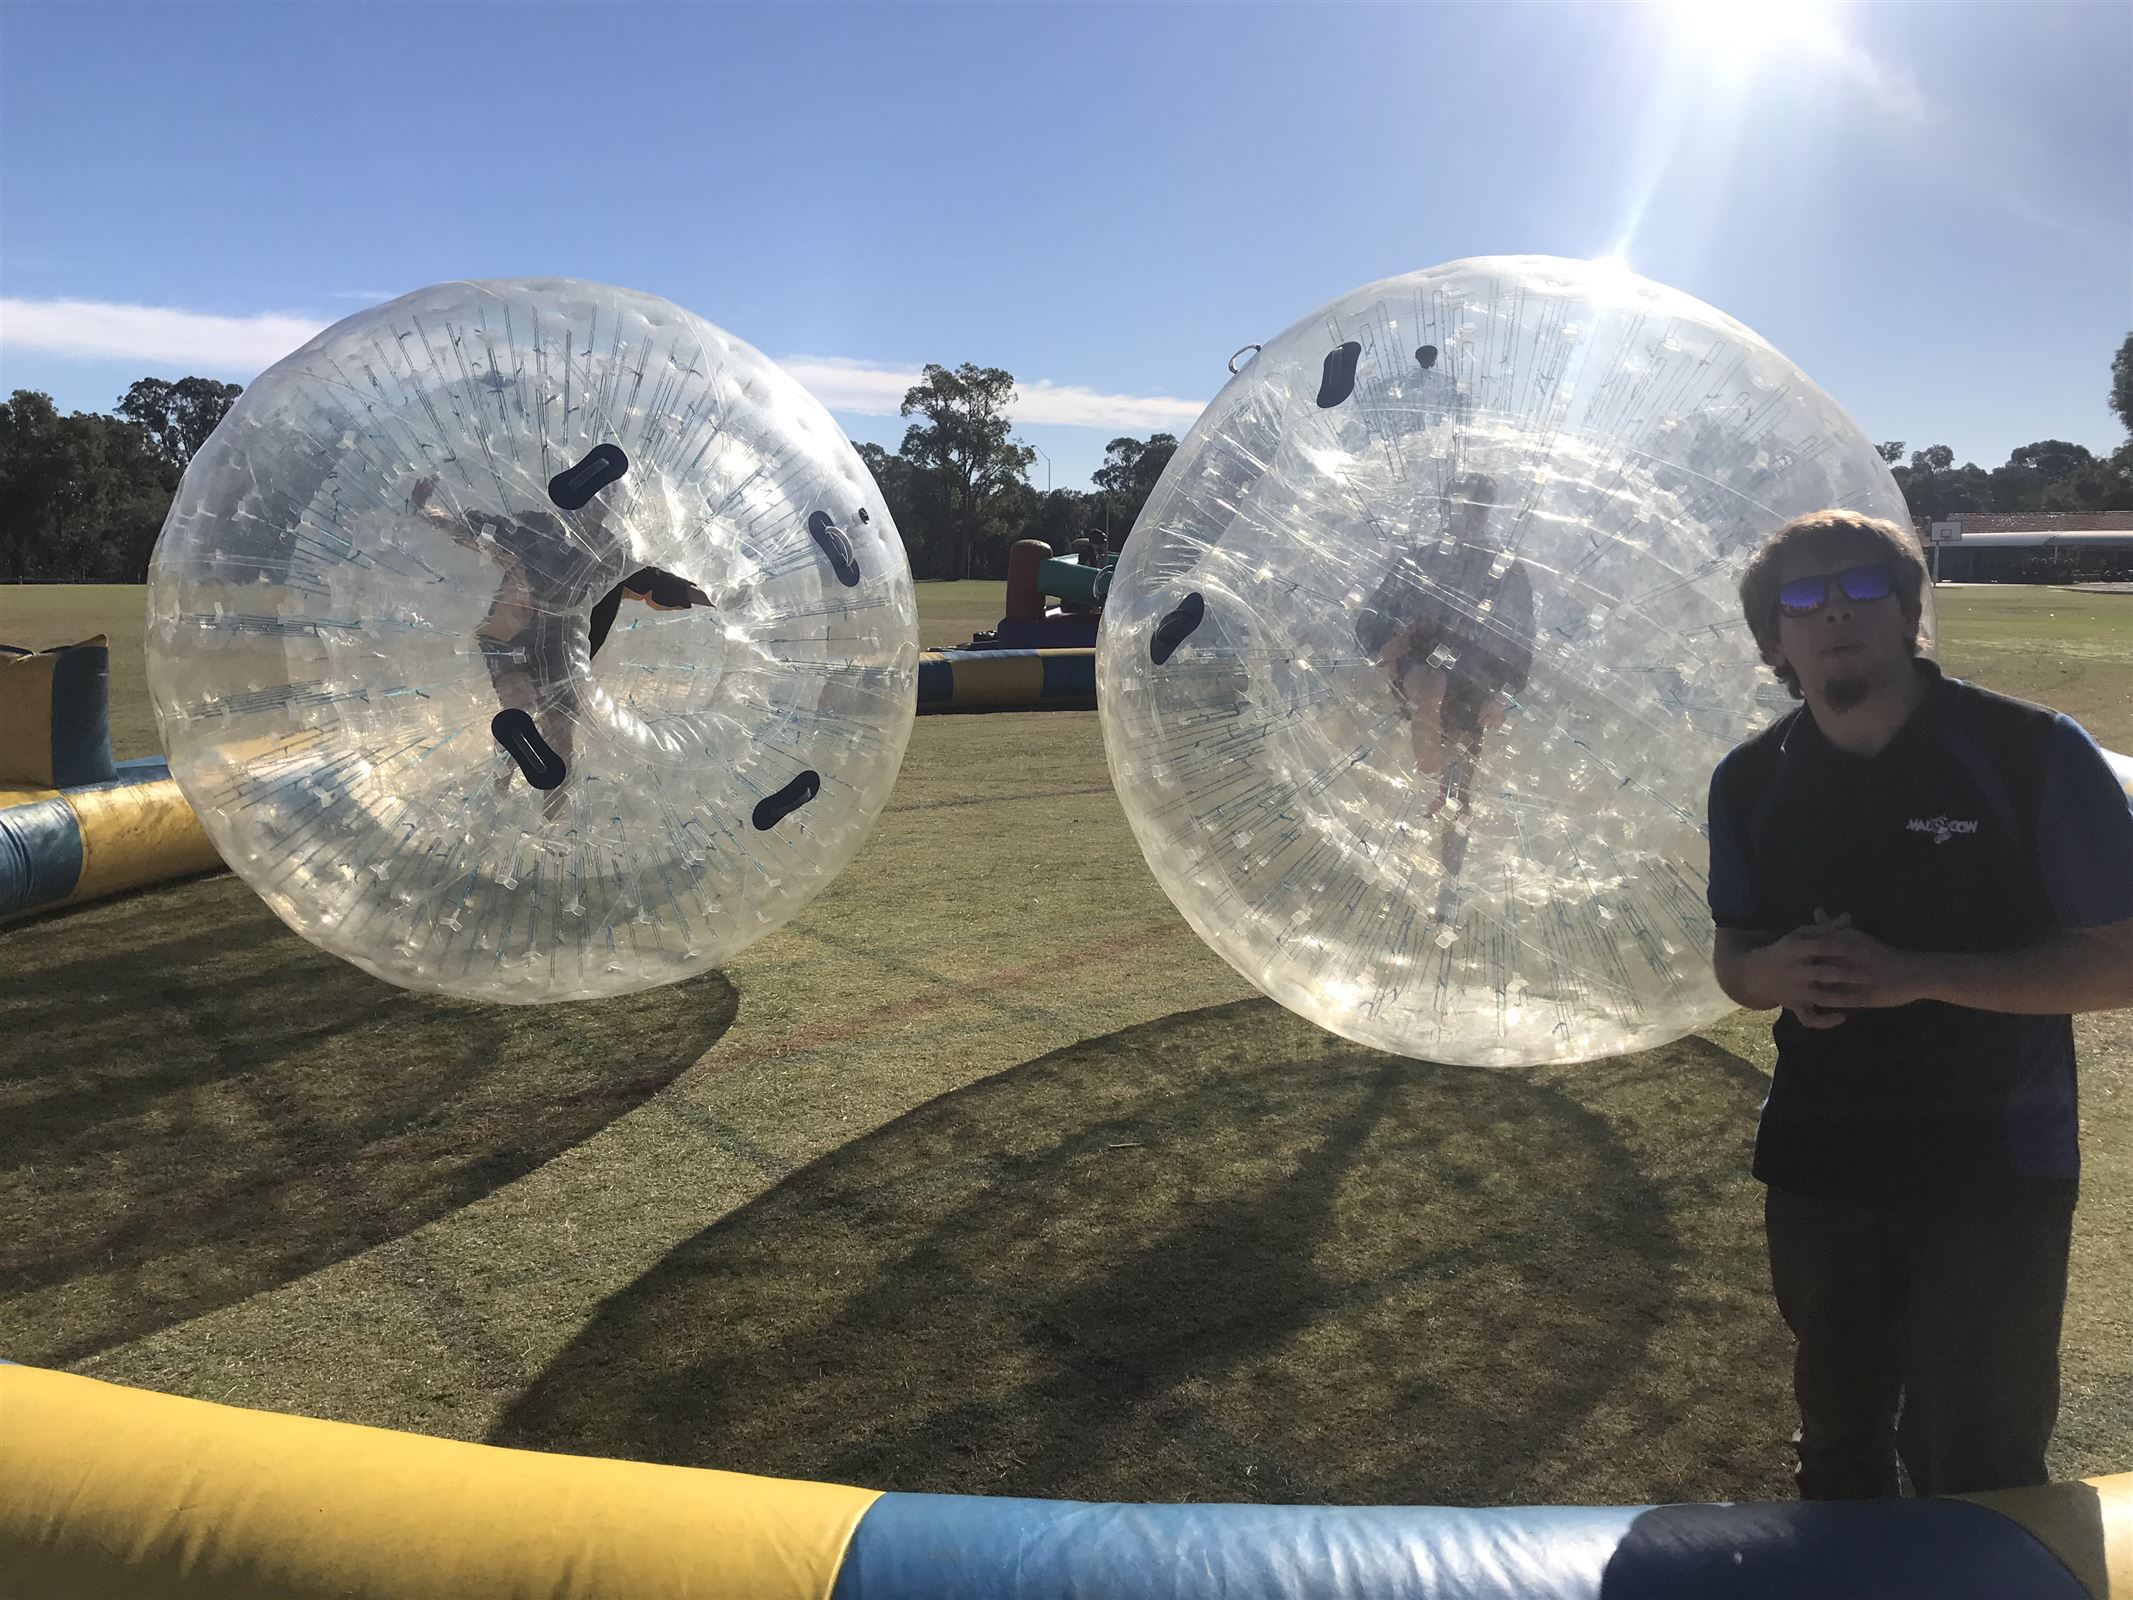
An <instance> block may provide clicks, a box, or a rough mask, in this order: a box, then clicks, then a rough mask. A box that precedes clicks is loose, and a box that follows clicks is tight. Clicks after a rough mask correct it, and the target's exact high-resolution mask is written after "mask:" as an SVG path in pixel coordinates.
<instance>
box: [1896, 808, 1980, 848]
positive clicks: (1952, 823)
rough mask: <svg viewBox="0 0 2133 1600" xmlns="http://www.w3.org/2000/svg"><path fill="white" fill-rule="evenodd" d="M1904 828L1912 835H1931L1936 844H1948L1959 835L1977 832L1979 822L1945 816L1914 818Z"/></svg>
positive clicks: (1971, 819)
mask: <svg viewBox="0 0 2133 1600" xmlns="http://www.w3.org/2000/svg"><path fill="white" fill-rule="evenodd" d="M1904 828H1905V829H1906V830H1907V831H1909V832H1911V833H1930V834H1932V835H1933V842H1934V843H1935V844H1946V843H1947V842H1948V841H1949V840H1950V839H1953V838H1954V837H1956V835H1958V834H1971V833H1975V832H1977V822H1976V819H1974V818H1963V817H1951V816H1948V815H1946V814H1943V815H1941V816H1937V817H1913V818H1912V819H1911V820H1910V821H1909V822H1906V823H1905V824H1904Z"/></svg>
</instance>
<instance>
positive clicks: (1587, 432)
mask: <svg viewBox="0 0 2133 1600" xmlns="http://www.w3.org/2000/svg"><path fill="white" fill-rule="evenodd" d="M1832 506H1841V507H1847V508H1851V509H1854V510H1857V511H1862V512H1866V513H1869V514H1871V515H1874V516H1877V517H1887V518H1890V519H1892V520H1894V521H1896V522H1898V523H1899V524H1900V525H1902V526H1906V527H1908V526H1909V515H1908V512H1907V511H1906V509H1905V506H1904V501H1903V496H1902V495H1901V493H1900V492H1899V491H1898V490H1897V487H1896V484H1895V481H1894V480H1893V479H1892V478H1891V477H1890V475H1889V470H1888V467H1887V466H1886V465H1885V464H1884V463H1883V461H1882V460H1881V458H1880V456H1879V455H1878V454H1877V453H1876V451H1875V450H1874V448H1873V446H1872V445H1871V444H1870V443H1869V442H1868V441H1867V439H1866V438H1865V437H1864V436H1863V435H1862V434H1861V433H1860V432H1859V430H1858V428H1857V427H1856V426H1854V425H1853V423H1852V422H1851V420H1850V419H1849V418H1847V417H1846V416H1845V415H1844V413H1843V412H1842V411H1841V410H1840V409H1839V408H1838V407H1837V405H1836V403H1835V402H1834V401H1832V400H1831V399H1830V398H1829V396H1828V395H1826V394H1824V393H1823V392H1822V391H1821V390H1820V389H1818V388H1816V387H1815V385H1814V384H1813V383H1811V382H1810V381H1809V380H1808V379H1807V378H1806V377H1805V375H1803V374H1802V373H1801V372H1800V370H1799V369H1798V368H1796V367H1795V366H1793V365H1792V363H1791V362H1789V361H1787V360H1786V359H1785V358H1784V357H1783V356H1782V355H1780V354H1779V353H1778V352H1777V351H1775V350H1773V349H1771V347H1770V346H1769V345H1767V344H1765V343H1764V342H1763V341H1762V340H1761V339H1759V338H1757V337H1756V336H1755V335H1754V334H1753V333H1751V332H1749V331H1748V330H1747V329H1746V328H1743V327H1742V326H1741V325H1740V324H1738V323H1736V322H1734V321H1732V320H1731V319H1730V318H1728V317H1726V316H1724V315H1722V314H1720V313H1719V312H1717V311H1714V310H1712V309H1711V308H1710V307H1709V306H1706V305H1704V304H1702V303H1700V302H1699V301H1696V300H1693V299H1691V298H1689V297H1688V296H1687V295H1684V294H1680V293H1677V292H1675V291H1673V290H1671V289H1667V288H1663V287H1661V286H1660V285H1658V284H1654V283H1650V282H1647V281H1646V280H1644V279H1642V278H1638V277H1635V276H1634V275H1631V274H1628V273H1625V272H1621V271H1618V270H1609V269H1607V268H1603V267H1599V266H1596V265H1594V264H1590V263H1583V262H1575V261H1562V260H1555V259H1550V258H1545V257H1504V258H1487V259H1477V260H1471V261H1459V262H1453V263H1452V264H1450V265H1448V266H1443V267H1438V268H1435V269H1432V270H1430V271H1427V272H1418V273H1414V274H1412V275H1410V276H1407V277H1402V278H1393V279H1388V280H1386V281H1384V282H1382V283H1374V284H1371V285H1369V286H1367V287H1365V288H1362V289H1358V290H1356V291H1355V292H1354V293H1352V294H1349V295H1345V296H1343V297H1342V298H1341V299H1339V300H1336V301H1334V302H1333V303H1332V304H1331V305H1328V306H1326V307H1325V308H1324V309H1322V310H1320V311H1317V312H1314V313H1313V314H1312V315H1310V316H1309V317H1306V318H1305V319H1304V320H1303V321H1301V322H1299V323H1297V324H1296V326H1294V327H1293V328H1291V329H1289V330H1288V331H1287V332H1285V333H1283V334H1282V335H1281V336H1280V337H1279V338H1277V339H1275V340H1273V341H1271V342H1270V343H1268V344H1267V345H1266V346H1265V347H1264V348H1263V349H1261V350H1260V351H1259V353H1258V355H1257V357H1256V358H1255V359H1253V360H1252V361H1251V362H1250V363H1249V364H1248V365H1247V366H1245V367H1244V369H1243V370H1242V372H1241V373H1240V374H1239V375H1238V376H1237V377H1235V378H1234V379H1233V381H1232V382H1230V383H1229V384H1228V385H1227V386H1226V387H1225V388H1224V389H1223V391H1222V392H1221V394H1219V395H1218V396H1217V397H1216V398H1215V400H1214V402H1213V404H1211V405H1210V406H1209V407H1208V408H1207V411H1206V412H1205V413H1204V414H1203V415H1202V416H1201V418H1200V420H1199V422H1198V423H1197V424H1195V426H1194V427H1193V430H1192V432H1191V434H1190V435H1189V436H1188V437H1187V438H1186V440H1185V442H1184V443H1183V444H1182V445H1181V446H1180V448H1179V449H1178V452H1177V454H1176V456H1175V457H1174V458H1173V460H1172V461H1171V463H1170V465H1169V468H1168V470H1166V471H1165V473H1164V474H1163V478H1162V481H1161V482H1160V483H1159V484H1158V485H1157V487H1156V490H1155V493H1154V494H1153V496H1152V497H1151V498H1150V499H1149V501H1148V504H1147V506H1146V508H1145V509H1144V510H1143V512H1142V513H1141V516H1140V519H1139V521H1138V522H1137V523H1136V524H1135V527H1134V530H1133V534H1132V537H1131V539H1130V540H1129V541H1128V542H1127V544H1126V546H1125V550H1124V553H1123V555H1122V557H1121V559H1120V561H1119V564H1118V570H1117V573H1116V575H1115V577H1114V579H1113V581H1112V585H1111V592H1110V597H1109V599H1108V601H1107V603H1106V605H1105V608H1104V619H1103V633H1102V638H1101V641H1100V643H1099V646H1098V654H1097V686H1098V704H1099V705H1100V706H1101V708H1102V721H1103V731H1104V745H1105V750H1106V752H1107V754H1108V756H1109V759H1110V765H1111V774H1112V779H1113V782H1114V783H1115V785H1116V787H1117V790H1118V793H1119V795H1120V797H1121V800H1122V802H1123V803H1124V805H1125V808H1126V813H1127V816H1128V817H1129V818H1130V819H1131V821H1132V824H1133V829H1134V832H1135V834H1136V835H1137V836H1138V837H1139V839H1140V844H1141V849H1142V851H1143V852H1144V853H1145V854H1146V856H1147V859H1148V864H1149V866H1150V867H1151V868H1152V869H1153V871H1154V873H1155V875H1156V877H1157V879H1158V880H1159V881H1160V882H1161V883H1162V885H1163V888H1164V889H1165V890H1166V891H1167V892H1168V893H1169V895H1170V897H1171V899H1172V900H1174V901H1175V902H1176V903H1177V905H1178V908H1179V910H1180V911H1182V912H1183V913H1184V915H1185V918H1186V920H1187V921H1189V922H1190V923H1191V924H1192V926H1193V928H1194V929H1195V930H1196V931H1197V932H1198V933H1199V934H1200V936H1201V937H1202V938H1203V939H1205V940H1206V941H1207V942H1208V943H1209V944H1210V945H1211V946H1213V947H1214V949H1215V950H1216V951H1217V952H1218V953H1219V954H1220V955H1221V956H1222V957H1223V958H1224V959H1225V960H1227V961H1228V962H1229V963H1230V964H1231V965H1232V966H1234V967H1236V969H1237V970H1238V971H1239V972H1241V973H1243V974H1244V976H1245V977H1247V978H1248V979H1250V980H1251V981H1252V983H1254V984H1255V985H1257V986H1258V987H1259V988H1260V989H1261V990H1262V991H1263V992H1265V993H1266V994H1267V995H1269V996H1271V997H1272V998H1273V999H1275V1000H1278V1001H1280V1002H1281V1003H1282V1004H1283V1005H1285V1006H1287V1007H1289V1008H1290V1009H1291V1010H1294V1011H1296V1012H1299V1013H1301V1014H1302V1015H1303V1016H1306V1017H1308V1018H1310V1019H1311V1020H1313V1021H1314V1022H1317V1023H1319V1024H1320V1025H1321V1026H1323V1027H1326V1028H1328V1029H1331V1030H1332V1031H1333V1032H1335V1033H1338V1034H1341V1035H1344V1036H1345V1037H1347V1038H1350V1039H1354V1040H1357V1041H1359V1042H1361V1043H1364V1044H1370V1045H1375V1046H1378V1047H1381V1048H1383V1049H1386V1050H1392V1051H1397V1052H1400V1053H1402V1054H1406V1055H1411V1056H1419V1057H1428V1058H1433V1059H1436V1060H1441V1061H1449V1062H1458V1063H1464V1064H1473V1065H1509V1064H1514V1063H1532V1062H1545V1061H1577V1060H1584V1059H1588V1058H1591V1057H1594V1056H1600V1055H1607V1054H1612V1053H1615V1052H1620V1051H1628V1050H1635V1049H1638V1048H1642V1047H1646V1046H1651V1045H1655V1044H1660V1043H1663V1042H1665V1041H1667V1040H1670V1039H1674V1038H1678V1037H1680V1036H1681V1035H1682V1034H1684V1033H1687V1032H1689V1031H1691V1030H1693V1029H1695V1028H1697V1027H1699V1026H1702V1025H1705V1024H1707V1023H1709V1022H1711V1021H1712V1020H1714V1019H1716V1018H1717V1017H1719V1016H1721V1015H1723V1014H1724V1013H1725V1012H1727V1011H1728V1010H1730V1009H1731V1008H1732V1003H1731V1002H1730V1001H1729V1000H1727V999H1726V997H1725V996H1724V994H1723V993H1721V992H1720V990H1719V988H1718V986H1717V984H1716V982H1715V981H1714V980H1713V979H1712V976H1711V972H1710V959H1709V958H1710V948H1711V921H1710V916H1709V913H1708V912H1707V910H1706V908H1705V899H1704V892H1705V875H1706V871H1707V867H1708V849H1707V844H1706V840H1705V838H1704V834H1703V823H1704V812H1705V794H1706V789H1707V786H1708V784H1709V780H1710V774H1711V769H1712V767H1713V766H1714V765H1716V763H1717V762H1718V760H1719V758H1720V757H1721V756H1722V755H1724V753H1725V752H1726V750H1727V749H1728V748H1730V747H1731V746H1732V745H1733V744H1734V743H1736V742H1737V741H1738V740H1740V739H1742V738H1744V737H1746V736H1747V735H1749V734H1750V733H1753V732H1754V731H1755V730H1756V729H1757V728H1759V727H1760V726H1762V725H1763V724H1764V723H1766V722H1768V721H1769V720H1770V719H1771V718H1772V717H1773V716H1775V715H1776V714H1778V713H1779V712H1781V711H1782V710H1783V709H1785V708H1786V707H1787V706H1789V705H1790V704H1791V701H1790V700H1789V698H1788V696H1787V695H1786V693H1785V691H1784V690H1783V689H1782V688H1781V687H1780V686H1779V685H1778V684H1777V683H1776V682H1774V681H1773V680H1772V678H1771V677H1770V675H1769V673H1768V672H1767V671H1766V670H1765V669H1764V668H1763V667H1762V665H1761V663H1760V661H1759V660H1758V658H1757V655H1756V651H1755V646H1754V642H1753V640H1752V639H1751V637H1750V635H1749V633H1748V630H1747V628H1746V626H1745V625H1744V624H1743V622H1742V620H1741V616H1740V607H1739V600H1738V596H1737V590H1736V583H1737V579H1738V575H1739V572H1740V569H1741V567H1742V566H1743V565H1744V564H1745V562H1746V560H1747V558H1748V556H1749V555H1750V554H1751V553H1752V552H1753V550H1754V549H1755V547H1756V545H1757V544H1758V543H1760V541H1761V540H1762V539H1763V538H1764V536H1765V535H1767V534H1768V533H1770V532H1771V531H1772V530H1773V529H1775V528H1776V527H1777V526H1778V525H1779V524H1780V523H1782V522H1784V521H1785V520H1786V519H1788V518H1790V517H1792V516H1794V515H1797V514H1799V513H1802V512H1807V511H1815V510H1820V509H1823V508H1826V507H1832ZM1929 621H1930V618H1929Z"/></svg>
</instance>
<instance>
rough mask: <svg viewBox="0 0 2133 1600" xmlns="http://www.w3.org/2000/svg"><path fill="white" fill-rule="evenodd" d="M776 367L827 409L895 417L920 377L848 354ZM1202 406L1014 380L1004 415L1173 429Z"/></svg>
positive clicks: (786, 361)
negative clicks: (1013, 393)
mask: <svg viewBox="0 0 2133 1600" xmlns="http://www.w3.org/2000/svg"><path fill="white" fill-rule="evenodd" d="M778 365H779V366H781V367H783V368H784V369H785V370H786V371H787V372H789V373H791V374H792V375H793V377H795V378H797V379H798V380H799V382H800V386H801V387H802V388H804V389H806V390H807V392H808V393H810V394H812V395H813V396H814V397H815V398H816V399H817V400H820V401H821V402H822V403H823V404H824V405H826V406H828V407H829V408H830V410H832V411H842V412H845V413H847V414H850V415H854V416H862V417H893V416H895V415H896V414H897V409H898V408H899V407H900V406H901V405H902V404H903V399H904V391H906V390H907V389H910V388H912V387H913V386H915V385H916V384H917V383H919V382H920V380H921V379H922V378H923V377H924V376H925V374H923V373H922V372H920V371H918V370H917V369H916V368H913V367H892V366H884V365H882V364H881V363H879V362H872V361H855V360H853V359H851V358H850V357H849V356H785V357H782V358H781V359H780V360H779V362H778ZM1205 406H1206V402H1205V401H1203V400H1181V399H1178V398H1177V397H1175V396H1173V395H1134V394H1105V393H1103V392H1102V391H1100V390H1096V389H1089V388H1084V387H1082V386H1080V385H1078V384H1062V383H1052V382H1049V381H1047V380H1045V379H1041V378H1040V379H1038V380H1036V381H1035V382H1018V383H1016V385H1015V400H1014V404H1013V405H1012V406H1011V407H1010V408H1009V414H1010V415H1011V416H1012V417H1013V418H1014V420H1015V421H1016V422H1018V423H1030V422H1049V423H1058V424H1061V425H1063V426H1067V427H1078V428H1113V429H1119V430H1123V431H1127V432H1133V431H1139V430H1145V431H1149V432H1156V431H1173V432H1176V431H1182V428H1184V427H1190V426H1191V425H1192V424H1193V423H1194V422H1195V421H1197V420H1198V418H1199V415H1200V412H1201V411H1202V410H1203V409H1205Z"/></svg>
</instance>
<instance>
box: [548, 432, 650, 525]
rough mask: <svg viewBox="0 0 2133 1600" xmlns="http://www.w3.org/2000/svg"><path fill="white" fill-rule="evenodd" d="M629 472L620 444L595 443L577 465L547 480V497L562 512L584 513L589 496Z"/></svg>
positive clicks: (626, 459)
mask: <svg viewBox="0 0 2133 1600" xmlns="http://www.w3.org/2000/svg"><path fill="white" fill-rule="evenodd" d="M629 469H630V458H629V457H628V456H626V455H624V454H623V453H622V446H620V445H619V444H596V445H594V446H593V447H592V451H591V453H590V454H588V455H587V456H586V458H585V459H584V460H583V461H580V462H579V463H578V464H577V465H576V466H574V467H571V468H569V469H568V470H567V471H563V472H559V473H557V474H556V475H555V476H554V477H552V478H550V479H549V480H548V498H549V499H550V500H552V501H554V502H555V503H556V504H557V505H558V506H560V507H562V509H563V510H565V511H583V510H584V509H585V507H586V504H587V503H588V502H589V501H590V500H591V499H592V497H593V496H594V495H596V494H598V493H599V492H600V491H601V490H602V489H605V488H606V487H607V486H608V485H609V484H611V483H613V482H615V481H616V480H617V479H619V478H620V477H621V476H622V475H623V474H624V473H625V472H627V471H629Z"/></svg>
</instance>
